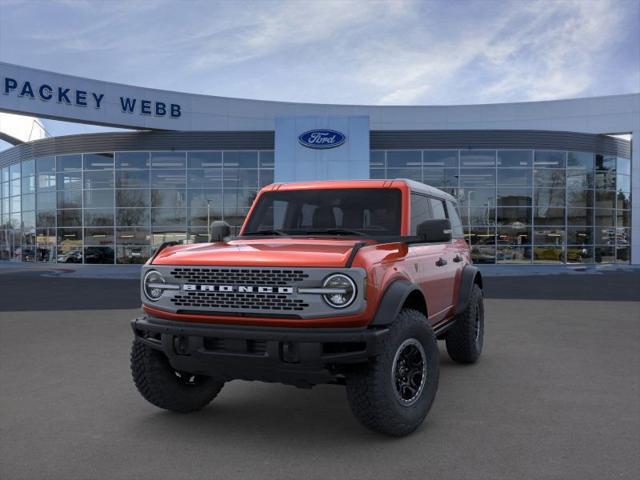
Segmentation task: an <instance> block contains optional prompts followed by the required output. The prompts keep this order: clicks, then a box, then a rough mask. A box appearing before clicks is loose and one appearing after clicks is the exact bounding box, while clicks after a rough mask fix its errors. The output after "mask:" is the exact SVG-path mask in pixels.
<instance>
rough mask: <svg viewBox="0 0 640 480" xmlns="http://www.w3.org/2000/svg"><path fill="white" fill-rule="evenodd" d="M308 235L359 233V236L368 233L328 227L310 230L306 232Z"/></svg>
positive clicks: (364, 235)
mask: <svg viewBox="0 0 640 480" xmlns="http://www.w3.org/2000/svg"><path fill="white" fill-rule="evenodd" d="M305 234H307V235H314V234H327V235H357V236H359V237H366V236H367V234H366V233H363V232H359V231H357V230H349V229H348V228H327V229H325V230H309V231H307V232H305Z"/></svg>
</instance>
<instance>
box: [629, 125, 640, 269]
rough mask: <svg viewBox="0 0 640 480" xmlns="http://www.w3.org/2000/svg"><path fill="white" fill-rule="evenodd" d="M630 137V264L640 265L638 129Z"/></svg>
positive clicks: (639, 161) (639, 160)
mask: <svg viewBox="0 0 640 480" xmlns="http://www.w3.org/2000/svg"><path fill="white" fill-rule="evenodd" d="M632 135H633V136H632V137H631V263H632V264H633V265H640V128H638V129H637V130H634V131H633V132H632Z"/></svg>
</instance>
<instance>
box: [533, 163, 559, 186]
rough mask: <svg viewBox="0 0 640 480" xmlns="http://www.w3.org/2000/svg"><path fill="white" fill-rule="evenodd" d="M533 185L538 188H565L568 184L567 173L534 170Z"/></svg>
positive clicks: (551, 170)
mask: <svg viewBox="0 0 640 480" xmlns="http://www.w3.org/2000/svg"><path fill="white" fill-rule="evenodd" d="M533 184H534V185H535V186H536V187H548V188H563V187H564V186H565V184H566V180H565V171H564V170H553V169H540V168H536V169H534V170H533Z"/></svg>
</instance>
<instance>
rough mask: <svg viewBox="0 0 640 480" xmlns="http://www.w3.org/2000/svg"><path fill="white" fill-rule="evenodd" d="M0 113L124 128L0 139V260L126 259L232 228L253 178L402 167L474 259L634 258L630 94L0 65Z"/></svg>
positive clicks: (637, 182) (357, 175)
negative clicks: (428, 190)
mask: <svg viewBox="0 0 640 480" xmlns="http://www.w3.org/2000/svg"><path fill="white" fill-rule="evenodd" d="M0 88H1V89H2V95H0V112H6V113H15V114H20V115H29V116H34V117H38V118H49V119H57V120H64V121H70V122H78V123H85V124H94V125H103V126H111V127H120V128H126V129H129V130H131V131H118V132H109V133H98V134H82V135H70V136H62V137H49V138H44V139H39V140H35V141H27V142H23V141H20V139H18V138H15V137H13V136H12V135H10V134H9V133H7V132H6V131H3V130H2V129H1V128H2V124H0V139H3V140H5V141H9V142H10V143H13V144H14V146H12V147H11V148H8V149H6V150H4V151H1V152H0V259H3V260H14V261H29V262H64V263H82V262H84V263H123V264H126V263H140V262H144V261H145V260H146V259H147V258H148V257H149V256H150V254H151V252H152V251H153V249H154V247H156V246H158V245H159V244H160V243H162V242H165V241H172V240H183V239H185V240H191V241H195V242H204V241H207V240H208V226H209V225H210V224H211V222H213V221H215V220H220V219H222V220H225V221H227V222H228V223H229V224H230V225H232V227H234V228H235V230H236V231H237V229H238V227H239V226H240V225H241V224H242V221H243V219H244V217H245V215H246V214H247V211H248V209H249V207H250V205H251V202H252V200H253V199H254V198H255V196H256V193H257V191H258V190H259V189H260V187H262V186H264V185H268V184H270V183H274V182H289V181H298V180H323V179H365V178H377V179H379V178H410V179H413V180H418V181H420V182H424V183H426V184H429V185H432V186H435V187H437V188H440V189H442V190H444V191H447V192H449V193H451V194H452V195H454V196H455V197H456V198H458V201H459V209H460V213H461V216H462V219H463V223H464V229H465V234H466V238H467V240H468V242H469V244H470V245H471V248H472V252H473V257H474V261H475V262H477V263H488V264H496V263H497V264H513V265H522V264H529V263H540V264H558V263H570V264H576V263H584V264H605V263H622V264H628V263H632V264H640V241H639V240H640V231H638V229H639V228H640V205H639V204H638V203H639V199H640V165H639V163H638V162H639V160H638V159H639V158H640V149H639V148H638V143H640V142H638V141H637V139H639V138H640V94H628V95H616V96H608V97H594V98H583V99H572V100H559V101H546V102H528V103H505V104H489V105H460V106H459V105H456V106H350V105H320V104H304V103H286V102H271V101H262V100H246V99H235V98H224V97H215V96H205V95H195V94H187V93H180V92H172V91H162V90H154V89H148V88H142V87H135V86H129V85H122V84H114V83H108V82H103V81H98V80H91V79H86V78H79V77H73V76H68V75H63V74H58V73H52V72H46V71H42V70H36V69H31V68H27V67H22V66H17V65H12V64H6V63H0Z"/></svg>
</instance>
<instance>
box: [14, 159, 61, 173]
mask: <svg viewBox="0 0 640 480" xmlns="http://www.w3.org/2000/svg"><path fill="white" fill-rule="evenodd" d="M12 167H13V165H12ZM18 168H20V165H18ZM55 169H56V157H44V158H37V159H36V172H37V173H53V172H54V171H55Z"/></svg>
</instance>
